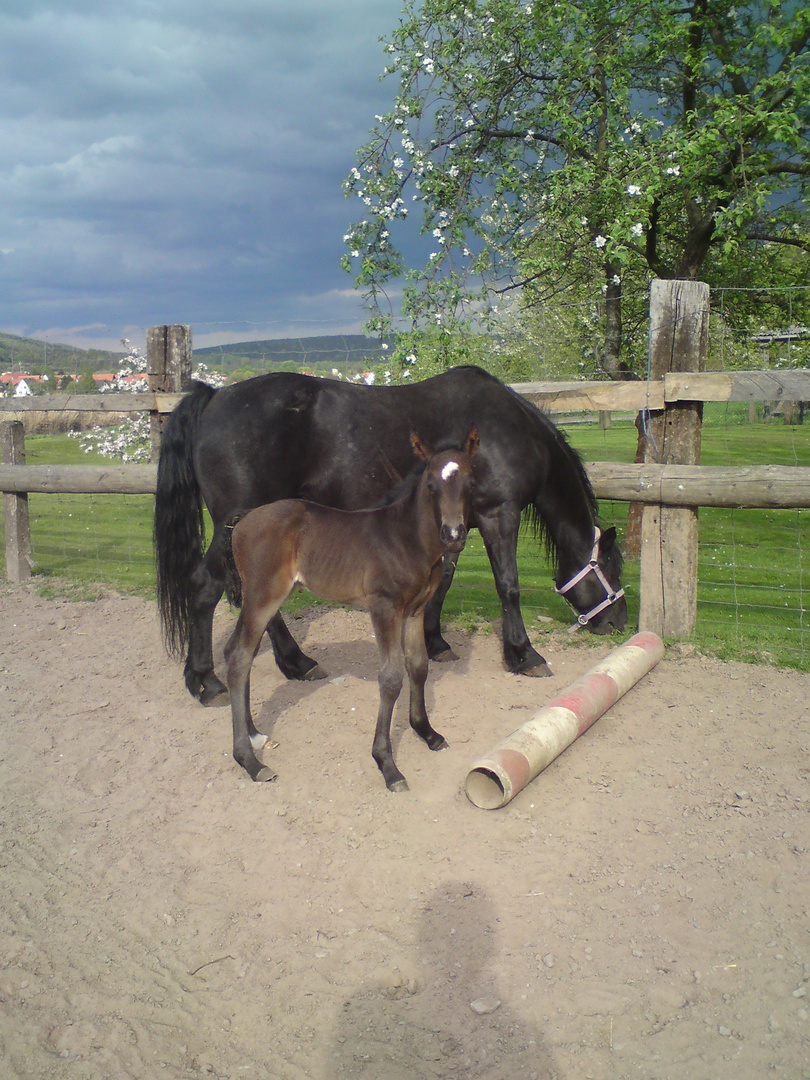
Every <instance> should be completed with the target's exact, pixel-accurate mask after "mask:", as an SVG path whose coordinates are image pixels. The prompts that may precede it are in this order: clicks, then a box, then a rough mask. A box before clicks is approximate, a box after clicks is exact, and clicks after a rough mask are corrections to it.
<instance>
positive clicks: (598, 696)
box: [466, 633, 664, 810]
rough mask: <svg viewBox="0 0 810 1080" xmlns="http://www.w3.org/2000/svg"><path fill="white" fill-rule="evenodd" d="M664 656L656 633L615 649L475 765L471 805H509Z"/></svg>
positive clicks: (492, 807)
mask: <svg viewBox="0 0 810 1080" xmlns="http://www.w3.org/2000/svg"><path fill="white" fill-rule="evenodd" d="M663 655H664V643H663V641H661V639H660V638H659V637H658V636H657V634H652V633H641V634H636V636H635V637H632V638H630V640H629V641H627V642H625V644H624V645H620V646H619V648H618V649H614V650H613V652H612V653H611V654H610V655H609V656H606V657H605V659H604V660H602V661H601V662H600V663H598V664H596V665H595V667H592V668H591V670H590V671H588V672H586V674H585V675H583V676H582V677H581V678H579V679H577V681H576V682H574V683H572V684H571V685H570V686H569V687H568V688H567V689H565V690H563V692H562V693H561V694H560V695H559V696H558V697H556V698H554V700H553V701H550V702H549V703H548V705H544V706H543V708H542V709H540V710H539V711H538V712H536V713H535V714H534V716H533V717H532V718H531V720H527V721H526V723H525V724H523V725H522V726H521V727H519V728H518V729H517V731H513V732H512V734H511V735H509V736H507V738H505V739H504V740H503V742H502V743H499V744H498V745H497V746H496V747H495V748H494V749H492V750H490V751H489V753H488V754H485V755H484V756H483V757H481V758H479V759H478V760H477V761H474V762H473V764H472V766H471V768H470V771H469V773H468V774H467V782H466V791H467V797H468V798H469V800H470V802H472V803H474V804H475V805H476V806H479V807H481V809H482V810H498V809H499V808H500V807H501V806H506V804H507V803H508V802H510V801H511V800H512V799H513V798H514V797H515V795H517V793H518V792H519V791H522V790H523V788H525V787H526V785H527V784H528V783H529V781H530V780H534V778H535V776H537V775H538V773H541V772H542V771H543V769H545V767H546V766H547V765H550V764H551V762H552V761H554V759H555V758H556V757H559V755H560V754H561V753H562V752H563V750H565V749H566V747H568V746H570V745H571V743H572V742H574V740H575V739H578V738H579V736H580V735H581V734H582V733H583V732H584V731H587V730H588V728H589V727H590V726H591V724H593V723H594V722H595V721H597V720H598V719H599V717H600V716H602V714H603V713H605V712H607V710H608V709H609V708H610V707H611V705H613V704H614V703H615V702H616V701H618V700H619V698H620V697H622V696H623V695H624V694H626V693H627V691H628V690H630V689H632V687H634V686H635V685H636V683H637V682H638V681H639V679H641V678H642V677H643V676H644V675H646V674H647V672H648V671H651V670H652V669H653V668H654V667H655V665H656V664H657V663H658V661H659V660H660V659H661V657H662V656H663Z"/></svg>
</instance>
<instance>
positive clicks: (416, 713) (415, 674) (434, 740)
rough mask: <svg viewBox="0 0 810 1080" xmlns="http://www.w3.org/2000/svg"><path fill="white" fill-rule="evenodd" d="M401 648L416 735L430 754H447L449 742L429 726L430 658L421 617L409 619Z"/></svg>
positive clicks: (412, 722)
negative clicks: (426, 685)
mask: <svg viewBox="0 0 810 1080" xmlns="http://www.w3.org/2000/svg"><path fill="white" fill-rule="evenodd" d="M402 647H403V650H404V652H405V667H406V668H407V671H408V679H409V680H410V684H411V702H410V723H411V727H412V728H413V730H414V731H415V732H416V734H417V735H418V736H419V737H420V738H421V739H424V740H425V742H426V743H427V744H428V746H429V747H430V749H431V750H444V748H445V747H446V746H447V741H446V740H445V738H444V736H443V735H440V734H439V733H438V731H434V729H433V728H432V727H431V726H430V721H429V720H428V714H427V708H426V707H425V681H426V680H427V673H428V654H427V649H426V648H425V633H424V627H423V620H422V616H421V615H414V616H413V617H412V618H410V619H406V620H405V622H404V624H403V627H402Z"/></svg>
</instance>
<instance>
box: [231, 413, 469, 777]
mask: <svg viewBox="0 0 810 1080" xmlns="http://www.w3.org/2000/svg"><path fill="white" fill-rule="evenodd" d="M411 442H412V444H413V448H414V451H415V452H416V455H417V456H418V457H419V458H421V459H422V460H423V461H424V462H425V463H426V464H425V468H424V470H423V471H422V472H421V474H419V476H418V478H412V479H411V480H410V481H406V482H405V483H404V485H403V486H404V487H405V489H406V490H405V494H403V495H401V496H400V497H399V498H396V499H395V500H393V501H390V502H388V503H387V504H385V505H382V506H378V507H375V508H374V509H371V510H354V511H347V510H335V509H331V508H329V507H325V506H320V505H318V504H317V503H312V502H306V501H305V500H302V499H283V500H280V501H279V502H274V503H268V504H267V505H266V506H259V507H257V508H256V509H255V510H251V511H250V513H248V514H247V515H246V516H245V517H243V518H241V520H239V521H238V522H237V524H236V525H235V527H234V529H233V536H232V551H233V558H234V562H235V564H236V569H237V570H238V572H239V577H240V580H241V584H242V610H241V612H240V615H239V620H238V622H237V624H236V629H235V630H234V632H233V634H232V635H231V638H230V640H229V642H228V644H227V646H226V649H225V657H226V660H227V661H228V688H229V690H230V697H231V714H232V717H233V756H234V758H235V759H236V761H237V762H238V763H239V764H240V765H242V766H243V767H244V768H245V769H247V771H248V773H249V774H250V776H251V778H252V779H253V780H258V781H263V780H274V779H275V775H276V774H275V773H274V772H273V771H272V770H271V769H270V768H269V767H268V766H267V765H263V764H262V763H261V762H260V761H259V759H258V758H257V757H256V754H255V752H254V751H256V750H260V749H261V748H262V747H263V746H264V744H265V743H266V742H267V736H266V735H262V734H261V732H259V731H258V730H257V729H256V727H255V725H254V723H253V718H252V716H251V712H250V669H251V666H252V664H253V658H254V656H255V655H256V652H257V650H258V647H259V643H260V641H261V638H262V634H263V633H264V631H265V628H266V627H267V624H268V623H269V621H270V619H272V618H273V616H274V615H275V614H276V612H277V611H278V609H279V607H280V606H281V604H282V603H283V602H284V600H285V599H286V598H287V596H288V595H289V594H290V593H291V592H292V590H293V588H294V587H295V586H296V585H298V584H300V585H303V586H305V587H306V588H307V589H309V590H310V592H313V593H315V594H317V595H318V596H322V597H324V598H325V599H327V600H333V601H336V602H337V603H340V604H352V605H354V606H355V607H360V608H365V609H366V610H368V611H369V612H370V613H371V623H372V626H373V628H374V636H375V638H376V639H377V648H378V650H379V654H380V673H379V684H380V708H379V712H378V714H377V727H376V730H375V732H374V742H373V745H372V750H371V753H372V756H373V757H374V760H375V761H376V762H377V765H378V766H379V768H380V771H381V772H382V774H383V777H384V779H385V783H386V785H387V787H388V789H389V790H390V791H407V789H408V783H407V781H406V779H405V777H404V776H403V775H402V773H401V772H400V771H399V769H398V768H397V767H396V765H395V763H394V756H393V753H392V750H391V716H392V714H393V710H394V704H395V702H396V700H397V698H398V697H399V693H400V690H401V689H402V683H403V678H404V673H405V671H406V670H407V673H408V679H409V681H410V724H411V727H412V728H413V730H414V731H415V732H416V733H417V735H419V736H420V737H421V738H422V739H424V741H425V742H426V743H427V745H428V746H429V747H430V749H431V750H441V749H443V748H444V747H445V746H446V745H447V743H446V742H445V740H444V738H443V737H442V736H441V735H439V733H438V732H437V731H434V729H433V728H432V727H431V725H430V721H429V720H428V715H427V711H426V709H425V680H426V678H427V670H428V656H427V650H426V648H425V637H424V628H423V613H424V608H425V604H426V603H427V602H428V601H429V600H430V598H431V597H432V596H433V594H434V593H435V591H436V589H437V588H438V585H439V582H440V581H441V576H442V558H443V556H444V554H445V553H457V552H459V551H461V550H462V548H463V547H464V544H465V542H466V540H467V525H468V518H469V513H470V492H471V488H472V466H471V461H470V459H471V458H472V457H473V455H474V454H475V452H476V450H477V449H478V429H477V428H476V427H475V425H473V426H472V427H471V428H470V432H469V434H468V435H467V438H466V440H465V443H464V446H463V448H462V449H461V450H460V451H459V450H443V451H441V452H439V453H436V452H434V451H433V449H432V448H431V447H430V446H428V445H427V444H425V443H424V442H423V441H422V440H421V439H420V438H419V436H418V435H417V434H416V433H412V435H411Z"/></svg>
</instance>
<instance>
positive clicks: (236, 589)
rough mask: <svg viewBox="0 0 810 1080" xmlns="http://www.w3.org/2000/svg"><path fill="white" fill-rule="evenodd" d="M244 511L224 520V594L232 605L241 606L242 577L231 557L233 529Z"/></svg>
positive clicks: (245, 511)
mask: <svg viewBox="0 0 810 1080" xmlns="http://www.w3.org/2000/svg"><path fill="white" fill-rule="evenodd" d="M246 513H247V510H239V511H237V513H235V514H234V515H233V517H230V518H228V520H227V521H226V522H225V537H226V541H225V595H226V596H227V598H228V603H229V604H230V605H231V606H232V607H241V606H242V579H241V578H240V577H239V571H238V570H237V569H236V560H235V559H234V557H233V529H234V526H235V525H236V523H237V522H239V521H241V520H242V518H243V517H244V516H245V514H246Z"/></svg>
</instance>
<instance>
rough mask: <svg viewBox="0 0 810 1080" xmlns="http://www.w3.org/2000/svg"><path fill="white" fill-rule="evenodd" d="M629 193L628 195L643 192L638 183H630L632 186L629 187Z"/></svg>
mask: <svg viewBox="0 0 810 1080" xmlns="http://www.w3.org/2000/svg"><path fill="white" fill-rule="evenodd" d="M627 194H628V195H640V194H641V188H640V187H639V186H638V184H630V186H629V187H628V188H627Z"/></svg>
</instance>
